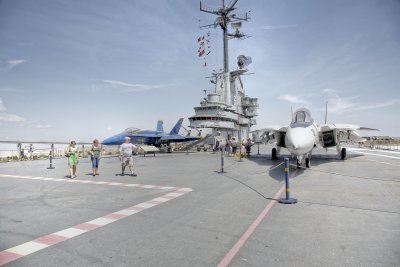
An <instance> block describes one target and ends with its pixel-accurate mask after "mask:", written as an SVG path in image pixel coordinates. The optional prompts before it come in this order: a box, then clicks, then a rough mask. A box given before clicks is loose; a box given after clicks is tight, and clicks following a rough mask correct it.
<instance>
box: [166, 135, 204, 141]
mask: <svg viewBox="0 0 400 267" xmlns="http://www.w3.org/2000/svg"><path fill="white" fill-rule="evenodd" d="M198 139H199V137H196V136H183V135H166V136H163V137H161V139H160V141H163V142H187V141H194V140H198Z"/></svg>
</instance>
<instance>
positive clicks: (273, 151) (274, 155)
mask: <svg viewBox="0 0 400 267" xmlns="http://www.w3.org/2000/svg"><path fill="white" fill-rule="evenodd" d="M271 159H272V160H277V159H278V153H277V151H276V148H275V147H274V148H273V149H272V152H271Z"/></svg>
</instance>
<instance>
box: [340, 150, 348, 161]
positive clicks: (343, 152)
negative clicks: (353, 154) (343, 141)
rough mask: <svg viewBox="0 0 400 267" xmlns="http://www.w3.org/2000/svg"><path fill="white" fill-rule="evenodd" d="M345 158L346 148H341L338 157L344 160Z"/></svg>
mask: <svg viewBox="0 0 400 267" xmlns="http://www.w3.org/2000/svg"><path fill="white" fill-rule="evenodd" d="M346 158H347V151H346V148H342V150H341V151H340V159H341V160H345V159H346Z"/></svg>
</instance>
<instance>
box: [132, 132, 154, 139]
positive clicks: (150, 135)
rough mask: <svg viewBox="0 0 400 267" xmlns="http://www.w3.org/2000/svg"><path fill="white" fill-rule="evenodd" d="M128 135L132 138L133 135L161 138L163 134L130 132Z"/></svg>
mask: <svg viewBox="0 0 400 267" xmlns="http://www.w3.org/2000/svg"><path fill="white" fill-rule="evenodd" d="M128 137H130V138H132V137H149V138H160V137H161V136H160V135H158V134H147V133H144V134H130V135H128Z"/></svg>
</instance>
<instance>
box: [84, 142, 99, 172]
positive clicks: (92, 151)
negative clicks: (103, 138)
mask: <svg viewBox="0 0 400 267" xmlns="http://www.w3.org/2000/svg"><path fill="white" fill-rule="evenodd" d="M102 152H103V147H102V146H101V144H99V140H97V139H94V140H93V144H92V147H91V148H89V150H88V151H87V153H88V154H89V155H90V159H91V160H92V172H93V176H96V175H99V161H100V158H101V155H102Z"/></svg>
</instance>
